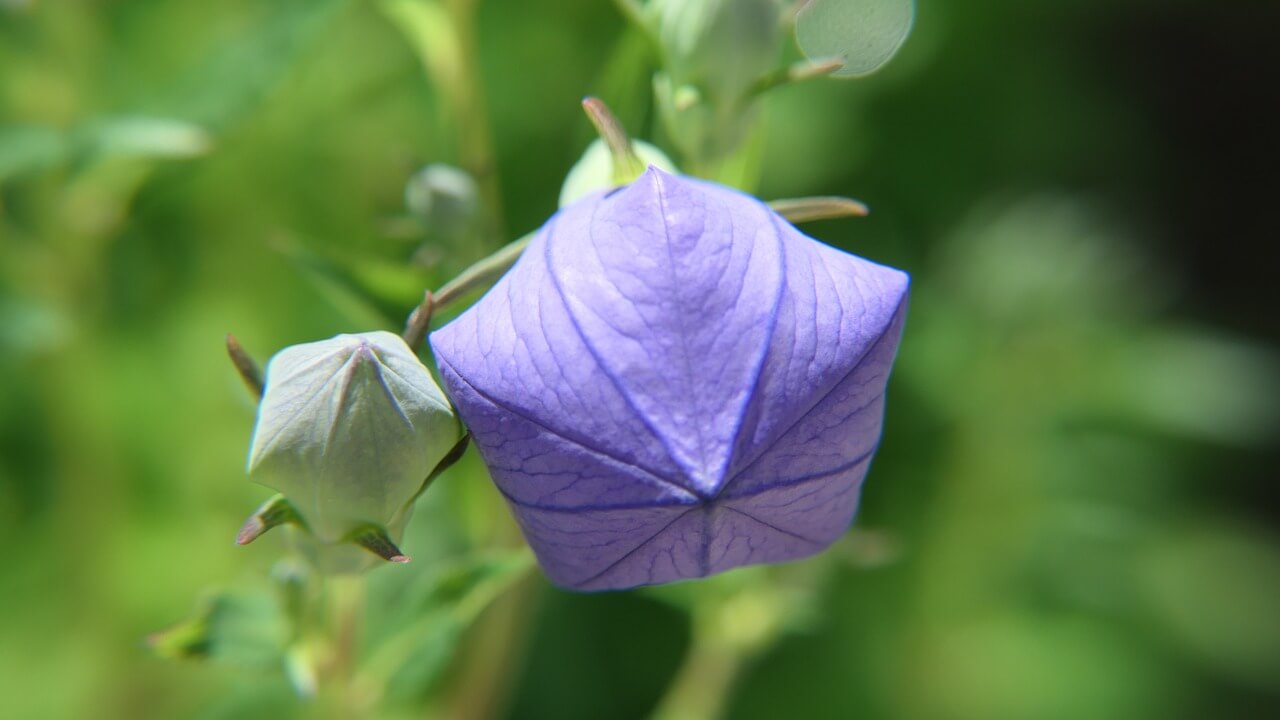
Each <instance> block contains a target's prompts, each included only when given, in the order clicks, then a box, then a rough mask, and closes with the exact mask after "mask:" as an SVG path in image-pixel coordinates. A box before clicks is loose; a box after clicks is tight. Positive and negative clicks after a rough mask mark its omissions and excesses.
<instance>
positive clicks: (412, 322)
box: [403, 233, 533, 352]
mask: <svg viewBox="0 0 1280 720" xmlns="http://www.w3.org/2000/svg"><path fill="white" fill-rule="evenodd" d="M532 239H533V233H529V234H528V235H525V236H524V237H522V238H520V239H519V240H516V241H515V242H512V243H508V244H507V245H504V246H503V247H501V248H499V249H498V251H497V252H495V253H493V254H492V255H490V256H489V257H487V258H484V259H482V260H479V261H477V262H476V263H474V264H472V265H471V266H470V267H468V268H467V269H466V270H463V271H462V272H461V273H459V274H458V276H457V277H455V278H454V279H452V280H450V281H449V282H447V283H445V285H444V287H442V288H440V289H439V290H437V291H436V292H431V291H430V290H428V291H427V292H426V293H425V295H424V297H423V299H422V304H421V305H419V306H418V307H417V308H416V309H415V310H414V311H413V313H412V314H410V315H409V319H408V321H407V322H406V323H405V329H404V333H403V337H404V341H405V343H406V344H407V345H408V346H409V347H410V349H412V350H413V351H414V352H417V351H418V348H420V347H422V341H423V339H425V338H426V335H427V331H428V330H429V329H430V327H431V319H432V317H433V316H434V315H435V314H436V313H437V312H439V311H440V310H443V309H444V308H446V307H448V306H449V305H451V304H453V303H454V302H456V301H457V300H458V299H459V298H462V297H466V295H467V294H468V293H470V292H472V291H473V290H476V289H479V288H481V287H486V286H488V285H492V284H493V283H494V282H496V281H497V279H498V278H500V277H502V275H503V273H505V272H506V271H508V270H510V269H511V266H512V265H515V264H516V260H519V259H520V254H521V253H523V252H524V249H525V248H526V247H528V246H529V242H530V241H531V240H532Z"/></svg>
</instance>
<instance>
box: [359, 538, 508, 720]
mask: <svg viewBox="0 0 1280 720" xmlns="http://www.w3.org/2000/svg"><path fill="white" fill-rule="evenodd" d="M532 567H533V554H532V553H530V552H529V551H528V550H527V549H521V550H518V551H514V552H508V553H500V554H483V555H474V556H471V557H469V558H466V559H463V560H460V561H458V562H456V563H455V564H452V565H445V566H443V567H440V568H433V572H428V573H426V574H424V575H423V576H421V582H419V583H417V584H416V585H415V586H414V587H411V588H401V589H399V590H398V591H397V593H396V594H397V596H398V597H399V598H402V599H403V600H404V602H403V603H402V607H401V608H400V609H399V612H394V613H392V614H390V615H388V616H386V617H385V618H382V622H381V623H380V624H379V626H378V627H374V628H371V631H372V632H371V634H373V635H375V636H376V635H381V636H383V638H384V639H383V641H382V643H381V644H380V645H379V646H378V647H377V648H376V650H375V651H374V652H373V654H372V655H371V656H370V657H369V659H368V662H367V663H366V664H365V665H364V668H363V675H364V676H365V677H367V678H368V679H369V681H370V682H371V683H374V684H382V683H385V686H384V687H385V692H386V693H387V694H388V695H390V696H391V697H393V698H398V699H409V698H413V697H420V696H421V695H422V694H423V693H426V692H429V691H430V689H431V688H432V687H433V686H434V685H435V684H436V682H437V681H438V680H439V678H440V676H441V674H442V673H443V671H444V670H445V668H446V667H447V666H448V664H449V660H450V659H451V658H452V657H453V654H454V652H455V651H456V650H457V646H458V642H459V641H460V640H461V638H462V635H463V633H464V631H465V630H466V629H467V628H468V627H470V626H471V624H472V623H473V622H474V621H475V620H476V618H477V617H479V616H480V614H481V612H483V611H484V610H485V609H486V608H488V607H489V606H490V605H491V604H492V603H493V601H494V600H496V599H497V598H498V597H500V596H501V595H502V594H503V593H504V592H505V591H507V590H508V589H510V588H511V587H512V586H513V585H515V583H516V582H518V581H519V580H520V579H521V578H523V577H525V576H526V574H527V572H528V571H529V570H530V569H531V568H532Z"/></svg>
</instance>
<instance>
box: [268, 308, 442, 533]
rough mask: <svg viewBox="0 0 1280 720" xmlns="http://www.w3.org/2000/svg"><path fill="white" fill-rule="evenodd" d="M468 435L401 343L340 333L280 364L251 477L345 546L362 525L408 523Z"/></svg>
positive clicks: (382, 335)
mask: <svg viewBox="0 0 1280 720" xmlns="http://www.w3.org/2000/svg"><path fill="white" fill-rule="evenodd" d="M459 434H460V429H459V427H458V422H457V419H456V418H455V417H454V415H453V411H452V409H451V408H450V406H449V402H448V400H447V399H446V398H445V397H444V394H443V393H442V392H441V391H440V387H439V386H438V385H436V382H435V380H434V379H433V378H432V377H431V373H430V372H429V371H428V370H427V368H426V367H425V366H423V364H422V363H421V362H420V361H419V360H418V358H417V356H416V355H414V354H413V352H412V351H411V350H410V349H409V347H408V346H407V345H405V343H404V341H403V340H401V339H400V337H399V336H396V335H393V334H391V333H388V332H371V333H363V334H359V335H338V336H337V337H334V338H332V339H329V340H323V341H320V342H313V343H306V344H303V345H294V346H292V347H288V348H285V349H284V350H281V351H280V352H279V353H276V355H275V356H274V357H272V358H271V362H270V363H269V364H268V365H267V375H266V391H265V392H264V394H263V396H262V403H261V405H260V406H259V408H258V422H257V425H256V427H255V428H254V431H253V442H252V446H251V448H250V451H249V463H248V466H249V477H250V478H251V479H252V480H253V481H255V482H258V483H261V484H263V485H266V486H267V487H270V488H274V489H275V490H277V491H279V492H280V493H282V494H283V495H284V496H285V497H286V498H288V499H289V501H290V502H291V503H292V504H293V506H294V508H296V509H297V511H298V513H299V514H300V515H301V516H302V519H303V521H304V522H305V523H306V526H307V528H308V529H309V530H310V532H311V533H312V535H314V536H315V537H316V538H317V539H319V540H321V541H322V542H328V543H333V542H342V541H344V540H346V539H347V536H348V535H349V534H350V533H351V532H352V531H353V530H355V529H357V528H360V527H364V526H368V525H377V526H384V527H394V526H397V525H400V524H401V523H400V519H401V517H402V516H403V515H404V513H402V511H403V510H405V509H406V506H407V505H408V504H409V503H410V502H411V501H412V500H413V499H414V497H415V496H416V495H417V493H418V491H419V490H420V489H421V488H422V484H423V481H424V480H425V479H426V478H427V475H428V474H429V473H430V472H431V470H432V469H433V468H434V467H435V466H436V464H437V463H438V462H440V459H441V458H443V457H444V456H445V454H446V453H448V452H449V449H450V448H452V447H453V445H454V444H455V443H456V442H457V440H458V437H459Z"/></svg>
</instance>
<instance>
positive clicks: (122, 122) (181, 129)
mask: <svg viewBox="0 0 1280 720" xmlns="http://www.w3.org/2000/svg"><path fill="white" fill-rule="evenodd" d="M83 142H84V143H85V145H86V149H87V150H88V151H90V152H95V153H101V154H104V155H128V156H131V157H147V158H167V159H181V158H190V157H198V156H200V155H204V154H205V153H207V152H209V148H210V147H211V146H212V144H213V141H212V139H211V138H210V137H209V134H208V133H207V132H206V131H205V130H204V128H202V127H200V126H198V125H194V124H192V123H188V122H183V121H181V120H174V119H171V118H162V117H143V116H125V117H113V118H106V119H104V120H100V121H98V122H96V123H93V124H92V125H90V126H88V127H87V128H86V129H85V131H84V135H83Z"/></svg>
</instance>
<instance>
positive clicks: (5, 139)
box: [0, 125, 70, 183]
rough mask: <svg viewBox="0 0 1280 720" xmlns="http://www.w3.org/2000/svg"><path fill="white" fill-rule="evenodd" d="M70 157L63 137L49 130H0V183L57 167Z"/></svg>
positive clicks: (30, 127)
mask: <svg viewBox="0 0 1280 720" xmlns="http://www.w3.org/2000/svg"><path fill="white" fill-rule="evenodd" d="M69 153H70V145H69V143H68V142H67V139H66V137H65V136H64V135H63V133H61V132H60V131H58V130H55V129H54V128H50V127H43V126H31V125H18V126H10V127H4V128H0V183H3V182H5V181H7V180H9V179H11V178H14V177H17V176H18V175H22V174H24V173H28V172H38V171H40V170H44V169H46V168H49V167H52V166H54V165H57V164H58V163H60V162H62V160H63V159H64V158H66V157H67V155H68V154H69Z"/></svg>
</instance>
